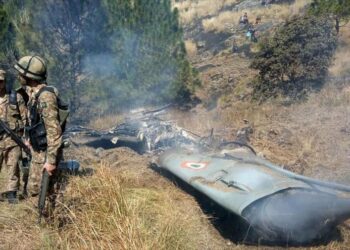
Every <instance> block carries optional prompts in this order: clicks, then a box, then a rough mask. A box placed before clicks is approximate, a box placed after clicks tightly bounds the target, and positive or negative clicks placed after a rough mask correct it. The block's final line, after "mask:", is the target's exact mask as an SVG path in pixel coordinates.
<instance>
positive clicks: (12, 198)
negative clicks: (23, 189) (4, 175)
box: [6, 191, 18, 204]
mask: <svg viewBox="0 0 350 250" xmlns="http://www.w3.org/2000/svg"><path fill="white" fill-rule="evenodd" d="M6 196H7V201H8V203H10V204H17V203H18V199H17V192H16V191H10V192H8V193H7V195H6Z"/></svg>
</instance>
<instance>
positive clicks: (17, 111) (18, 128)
mask: <svg viewBox="0 0 350 250" xmlns="http://www.w3.org/2000/svg"><path fill="white" fill-rule="evenodd" d="M0 119H1V120H2V121H4V122H5V123H7V125H8V126H9V128H10V129H11V130H13V131H15V132H16V133H17V134H18V135H19V136H22V135H23V129H24V126H25V124H26V121H27V108H26V105H25V102H24V100H23V97H22V96H21V95H20V94H17V104H16V105H15V104H10V102H9V95H8V94H5V95H4V96H3V97H0ZM15 145H17V144H16V143H15V142H14V141H13V140H12V139H11V137H10V136H9V135H7V134H6V133H2V134H1V135H0V148H9V147H13V146H15Z"/></svg>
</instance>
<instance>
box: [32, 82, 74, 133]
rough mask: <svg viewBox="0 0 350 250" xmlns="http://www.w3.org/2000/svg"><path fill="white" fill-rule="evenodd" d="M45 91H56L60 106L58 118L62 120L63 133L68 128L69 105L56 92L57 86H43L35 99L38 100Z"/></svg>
mask: <svg viewBox="0 0 350 250" xmlns="http://www.w3.org/2000/svg"><path fill="white" fill-rule="evenodd" d="M45 91H49V92H51V93H54V94H55V95H56V97H57V106H58V118H59V121H60V125H61V129H62V133H63V132H64V131H65V129H66V123H67V119H68V116H69V112H70V111H69V105H68V104H67V103H65V102H64V101H63V100H62V99H61V98H60V96H59V95H57V94H56V91H55V88H54V87H51V86H45V87H43V88H41V89H40V90H39V91H38V93H36V95H35V100H36V101H38V99H39V96H40V95H41V94H42V93H43V92H45Z"/></svg>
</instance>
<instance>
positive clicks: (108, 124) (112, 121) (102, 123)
mask: <svg viewBox="0 0 350 250" xmlns="http://www.w3.org/2000/svg"><path fill="white" fill-rule="evenodd" d="M122 120H123V116H122V115H120V114H110V115H103V116H97V117H95V118H94V119H92V120H90V122H89V124H88V127H89V128H93V129H109V128H113V127H115V126H116V125H117V124H118V123H120V122H121V121H122Z"/></svg>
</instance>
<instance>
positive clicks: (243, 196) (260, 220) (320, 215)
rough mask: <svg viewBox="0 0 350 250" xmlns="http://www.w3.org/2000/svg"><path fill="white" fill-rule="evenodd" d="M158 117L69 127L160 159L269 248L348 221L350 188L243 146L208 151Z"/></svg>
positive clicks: (100, 142) (96, 141)
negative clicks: (98, 126)
mask: <svg viewBox="0 0 350 250" xmlns="http://www.w3.org/2000/svg"><path fill="white" fill-rule="evenodd" d="M161 113H162V109H160V110H157V111H155V112H150V113H145V112H143V113H141V116H139V117H137V115H136V118H135V119H132V120H126V122H125V123H122V124H120V125H118V126H117V127H115V128H114V129H112V130H110V131H106V132H100V131H96V130H90V129H86V128H84V127H72V128H70V129H69V130H68V135H69V137H72V138H73V139H74V138H75V137H76V136H77V135H82V134H83V135H84V137H88V138H90V140H88V141H87V142H86V145H90V146H94V147H107V148H111V147H113V146H114V147H116V146H129V147H131V148H133V149H135V150H137V151H138V152H140V153H144V152H148V153H154V154H157V155H159V160H158V165H159V167H161V168H163V169H166V170H167V171H169V172H171V173H172V174H173V175H175V176H177V177H178V178H180V179H181V180H182V181H184V182H186V183H187V184H189V185H191V186H192V187H193V188H195V189H196V190H197V191H199V192H200V193H202V194H204V195H205V196H207V197H208V198H210V199H211V200H212V201H214V202H215V203H217V204H218V205H220V206H221V207H223V208H225V209H226V210H228V211H230V212H232V213H234V214H236V215H238V216H239V217H241V218H242V219H243V220H244V221H246V222H247V223H248V224H249V225H250V226H249V227H250V228H251V229H252V230H254V231H255V233H257V234H258V235H259V237H260V239H262V240H264V241H266V242H271V243H272V242H279V243H283V242H287V243H288V244H297V245H299V244H306V243H311V242H314V241H317V240H320V239H322V238H324V237H327V235H328V234H329V233H330V232H331V231H332V230H334V228H335V227H336V226H337V225H339V224H340V223H342V222H344V221H345V220H347V219H348V218H350V187H349V186H345V185H341V184H335V183H329V182H323V181H319V180H316V179H312V178H309V177H305V176H302V175H298V174H295V173H292V172H290V171H287V170H285V169H283V168H281V167H279V166H277V165H275V164H273V163H271V162H269V161H267V160H265V159H263V158H261V157H258V156H257V155H256V154H255V152H254V150H253V149H252V148H251V147H249V146H248V145H245V144H244V143H239V142H231V143H230V142H226V143H222V144H221V146H219V147H211V146H210V144H209V143H207V141H208V140H205V139H203V138H201V137H199V136H197V135H195V134H193V133H191V132H189V131H186V130H184V129H182V128H180V127H178V126H176V124H174V123H173V122H171V121H166V120H162V119H161V118H159V115H160V114H161ZM207 139H208V138H207Z"/></svg>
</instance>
